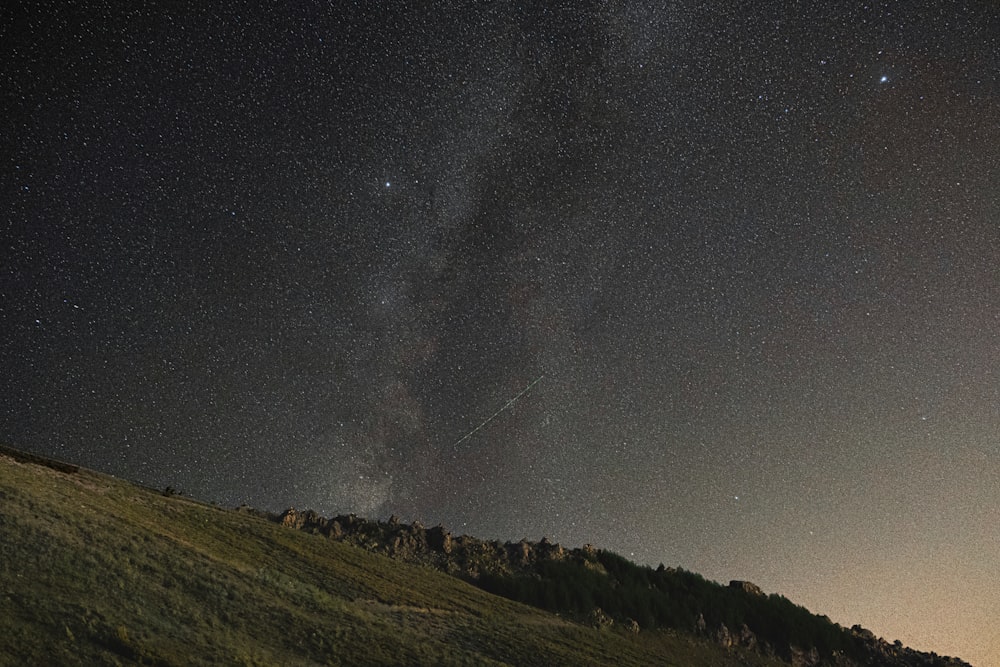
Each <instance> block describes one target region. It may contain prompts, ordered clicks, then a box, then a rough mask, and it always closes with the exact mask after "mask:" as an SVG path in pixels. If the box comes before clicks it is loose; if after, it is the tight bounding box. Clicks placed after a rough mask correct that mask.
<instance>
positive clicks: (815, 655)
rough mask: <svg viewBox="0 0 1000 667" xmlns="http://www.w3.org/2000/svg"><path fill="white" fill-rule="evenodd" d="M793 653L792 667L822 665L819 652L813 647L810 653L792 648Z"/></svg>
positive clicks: (790, 650)
mask: <svg viewBox="0 0 1000 667" xmlns="http://www.w3.org/2000/svg"><path fill="white" fill-rule="evenodd" d="M789 652H790V653H791V662H792V667H816V666H817V665H819V664H820V657H819V651H817V650H816V647H815V646H813V647H812V648H810V649H809V650H808V651H806V650H803V649H800V648H798V647H796V646H792V647H790V649H789Z"/></svg>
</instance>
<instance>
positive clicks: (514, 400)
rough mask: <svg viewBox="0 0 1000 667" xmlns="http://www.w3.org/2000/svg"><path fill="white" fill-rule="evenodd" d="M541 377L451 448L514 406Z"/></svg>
mask: <svg viewBox="0 0 1000 667" xmlns="http://www.w3.org/2000/svg"><path fill="white" fill-rule="evenodd" d="M543 377H545V376H544V375H539V376H538V377H537V378H535V380H534V382H532V383H531V384H529V385H528V386H527V387H525V388H524V389H522V390H521V393H519V394H518V395H517V396H515V397H514V398H512V399H510V400H509V401H507V402H506V403H504V405H503V407H502V408H500V409H499V410H497V411H496V412H494V413H493V414H491V415H490V416H489V417H487V418H486V421H484V422H483V423H482V424H480V425H479V426H477V427H476V428H474V429H472V430H471V431H469V432H468V433H466V434H465V435H463V436H462V437H461V438H459V439H458V440H456V441H455V444H453V445H452V447H457V446H459V445H460V444H462V443H463V442H465V441H466V440H468V439H469V438H470V437H472V435H473V434H475V432H476V431H478V430H479V429H481V428H482V427H484V426H486V425H487V424H489V423H490V422H491V421H493V420H494V419H496V417H497V415H499V414H500V413H501V412H503V411H504V410H506V409H507V408H509V407H510V406H512V405H514V403H515V402H516V401H517V399H519V398H521V397H522V396H524V395H525V394H527V393H528V390H530V389H531V388H532V387H534V386H535V385H536V384H538V383H539V382H541V380H542V378H543Z"/></svg>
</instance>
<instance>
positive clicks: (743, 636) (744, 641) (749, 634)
mask: <svg viewBox="0 0 1000 667" xmlns="http://www.w3.org/2000/svg"><path fill="white" fill-rule="evenodd" d="M737 642H738V643H739V645H740V646H742V647H743V648H748V649H750V650H751V651H754V650H756V649H757V635H755V634H754V633H753V631H751V630H750V628H749V627H747V624H746V623H744V624H743V625H741V626H740V634H739V637H738V638H737Z"/></svg>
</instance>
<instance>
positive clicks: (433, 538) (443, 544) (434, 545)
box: [427, 525, 452, 554]
mask: <svg viewBox="0 0 1000 667" xmlns="http://www.w3.org/2000/svg"><path fill="white" fill-rule="evenodd" d="M427 546H428V547H430V548H431V549H433V550H435V551H440V552H442V553H446V554H450V553H451V548H452V539H451V533H449V532H448V531H447V530H445V529H444V526H440V525H438V526H435V527H433V528H431V529H430V530H428V531H427Z"/></svg>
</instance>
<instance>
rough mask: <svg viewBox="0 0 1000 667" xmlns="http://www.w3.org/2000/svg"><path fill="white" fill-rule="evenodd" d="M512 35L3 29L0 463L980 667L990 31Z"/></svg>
mask: <svg viewBox="0 0 1000 667" xmlns="http://www.w3.org/2000/svg"><path fill="white" fill-rule="evenodd" d="M542 4H543V5H544V6H539V7H536V8H529V7H523V6H521V4H520V3H491V4H489V5H488V6H473V5H472V4H471V3H461V2H456V3H447V2H441V3H433V5H432V6H431V7H422V8H420V9H415V8H410V7H402V6H399V3H357V4H355V3H330V4H326V3H318V2H300V3H294V4H293V5H287V6H285V5H274V6H267V5H259V4H257V3H252V2H246V3H244V2H237V3H229V4H227V5H226V6H225V7H219V8H206V7H203V6H201V5H198V4H196V3H180V4H176V3H173V4H165V3H145V4H144V5H142V6H141V7H140V6H135V7H126V6H125V5H120V6H118V5H115V4H114V3H112V4H104V5H102V6H96V7H95V6H90V5H88V4H87V3H45V2H40V3H21V4H19V5H18V6H17V7H16V8H14V9H12V10H9V11H7V12H5V13H4V15H3V17H2V19H0V34H2V35H3V39H2V40H0V44H2V46H0V49H2V51H3V57H2V60H0V63H2V64H0V99H2V104H3V107H2V108H3V119H4V120H3V124H2V127H3V132H2V133H0V158H2V163H0V198H2V210H4V211H5V212H6V215H5V216H4V217H3V218H2V221H0V225H2V226H3V227H2V229H3V237H4V239H5V240H6V242H5V243H4V245H3V255H2V261H0V369H2V373H0V441H3V442H4V443H5V444H9V445H12V446H15V447H20V448H23V449H26V450H30V451H35V452H38V453H41V454H47V455H52V456H56V457H59V458H62V459H66V460H71V461H74V462H77V463H80V464H82V465H86V466H89V467H93V468H97V469H99V470H102V471H106V472H109V473H112V474H115V475H118V476H121V477H125V478H128V479H133V480H136V481H140V482H142V483H145V484H149V485H152V486H155V487H165V486H167V485H171V486H173V487H175V488H179V489H181V490H183V491H184V492H186V493H189V494H191V495H193V496H196V497H199V498H203V499H206V500H212V501H216V502H218V503H220V504H222V505H233V506H235V505H238V504H240V503H244V502H245V503H248V504H250V505H254V506H256V507H260V508H264V509H270V510H280V509H283V508H285V507H288V506H291V505H295V506H297V507H300V508H304V507H311V508H313V509H316V510H317V511H319V512H321V513H323V514H326V515H332V514H336V513H342V512H356V513H358V514H364V515H368V516H377V517H387V516H389V515H390V514H397V515H399V516H401V517H404V518H405V519H407V520H412V519H419V520H420V521H422V522H423V523H425V524H428V525H433V524H435V523H439V522H440V523H443V524H444V525H445V526H447V527H448V528H450V529H451V530H453V531H455V532H466V533H469V534H473V535H476V536H479V537H483V538H500V539H511V540H517V539H520V538H522V537H529V538H532V539H538V538H540V537H541V536H543V535H545V536H548V537H549V538H550V539H552V540H553V541H558V542H562V543H564V544H569V545H581V544H584V543H593V544H595V545H598V546H600V547H604V548H609V549H612V550H614V551H616V552H619V553H622V554H624V555H626V556H629V557H631V558H633V559H635V560H637V561H639V562H643V563H649V564H652V565H656V564H657V563H659V562H664V563H666V564H667V565H680V566H682V567H684V568H686V569H690V570H694V571H697V572H700V573H702V574H704V575H705V576H707V577H709V578H713V579H718V580H723V581H728V580H729V579H736V578H738V579H748V580H751V581H754V582H756V583H757V584H759V585H760V586H762V587H763V588H764V589H765V590H766V591H768V592H780V593H782V594H784V595H786V596H787V597H789V598H790V599H792V600H794V601H795V602H797V603H800V604H803V605H805V606H807V607H808V608H810V609H811V610H813V611H815V612H817V613H821V614H826V615H828V616H830V617H831V618H832V619H833V620H835V621H838V622H840V623H841V624H844V625H852V624H854V623H861V624H862V625H864V626H866V627H869V628H871V629H872V630H873V631H875V632H876V634H879V635H882V636H884V637H886V638H887V639H889V640H890V641H892V640H894V639H897V638H898V639H901V640H902V641H903V642H904V643H906V644H908V645H911V646H913V647H915V648H918V649H924V650H934V651H937V652H938V653H941V654H952V655H958V656H960V657H962V658H964V659H966V660H969V661H971V662H972V663H974V664H976V665H986V666H989V665H994V666H1000V643H998V642H997V639H996V638H995V636H996V633H995V628H994V626H993V624H992V621H993V619H995V618H997V616H998V615H1000V593H998V591H997V588H996V576H997V569H996V563H997V559H996V554H997V553H998V551H1000V514H998V512H1000V510H998V508H1000V482H998V481H997V480H1000V407H998V406H1000V268H998V267H1000V190H998V186H997V184H998V183H1000V127H998V125H997V119H998V118H1000V76H998V72H1000V55H998V54H1000V20H998V17H997V13H996V11H995V9H994V8H992V7H991V6H990V5H989V4H988V3H982V4H977V3H952V4H947V3H945V4H942V3H929V2H928V3H909V4H907V5H902V4H898V3H874V4H871V3H869V4H865V5H862V4H857V5H855V6H851V7H843V6H836V4H833V5H830V6H812V4H809V3H807V4H805V5H802V4H798V3H790V2H784V3H776V4H775V5H774V6H773V7H771V8H765V9H754V10H749V9H734V8H718V7H707V6H704V3H695V2H683V1H682V2H677V3H669V5H668V6H661V3H644V2H615V1H610V2H583V3H580V2H574V3H556V4H552V3H542ZM514 399H516V400H514Z"/></svg>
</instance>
